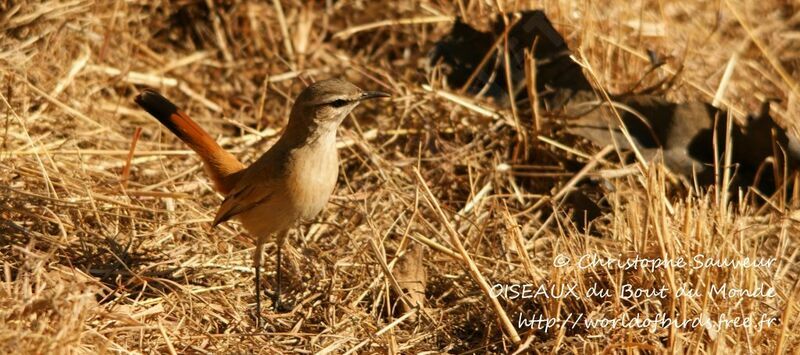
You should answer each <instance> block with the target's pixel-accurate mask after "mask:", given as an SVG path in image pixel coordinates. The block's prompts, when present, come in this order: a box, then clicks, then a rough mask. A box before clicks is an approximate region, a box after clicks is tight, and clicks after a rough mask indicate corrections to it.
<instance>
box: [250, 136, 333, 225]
mask: <svg viewBox="0 0 800 355" xmlns="http://www.w3.org/2000/svg"><path fill="white" fill-rule="evenodd" d="M328 153H329V154H324V156H323V154H305V159H296V160H294V161H293V162H292V163H293V166H292V168H291V169H287V170H288V171H289V173H288V174H287V175H285V178H284V179H283V184H281V185H282V186H281V187H280V188H279V189H276V191H275V193H274V195H273V196H272V197H270V198H269V199H268V200H266V201H264V202H263V203H261V204H259V205H258V206H256V207H254V208H253V209H251V210H249V211H247V212H244V213H242V214H241V215H240V216H239V220H240V221H241V222H242V224H243V225H244V227H245V228H246V229H247V230H248V231H249V232H250V233H251V234H252V235H253V236H254V237H255V238H266V237H268V236H269V235H271V234H273V233H277V232H280V231H283V230H286V229H289V228H292V227H293V226H294V225H295V224H296V223H297V222H299V221H301V220H311V219H313V218H314V217H316V216H317V215H318V214H319V213H320V211H322V209H323V208H325V206H326V205H327V204H328V200H329V199H330V196H331V194H332V193H333V190H334V188H335V187H336V180H337V178H338V175H339V162H338V156H337V154H336V150H335V149H334V150H332V151H331V150H328Z"/></svg>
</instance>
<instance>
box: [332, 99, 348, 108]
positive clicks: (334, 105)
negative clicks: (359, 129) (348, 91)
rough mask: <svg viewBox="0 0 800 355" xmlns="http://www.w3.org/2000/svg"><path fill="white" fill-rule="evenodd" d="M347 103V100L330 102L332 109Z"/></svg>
mask: <svg viewBox="0 0 800 355" xmlns="http://www.w3.org/2000/svg"><path fill="white" fill-rule="evenodd" d="M348 103H350V102H349V101H347V100H343V99H338V100H334V101H332V102H331V106H333V107H342V106H345V105H347V104H348Z"/></svg>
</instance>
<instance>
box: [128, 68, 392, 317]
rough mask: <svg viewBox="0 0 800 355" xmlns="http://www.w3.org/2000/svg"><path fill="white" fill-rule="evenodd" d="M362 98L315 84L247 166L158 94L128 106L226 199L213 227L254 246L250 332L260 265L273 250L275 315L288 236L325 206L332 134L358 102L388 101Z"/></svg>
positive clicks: (332, 167)
mask: <svg viewBox="0 0 800 355" xmlns="http://www.w3.org/2000/svg"><path fill="white" fill-rule="evenodd" d="M390 96H391V95H389V94H388V93H385V92H382V91H364V90H361V89H360V88H358V87H357V86H356V85H354V84H352V83H350V82H348V81H347V80H344V79H338V78H334V79H327V80H321V81H317V82H315V83H313V84H311V85H309V86H308V87H306V88H305V89H304V90H303V91H302V92H300V94H299V95H298V96H297V98H296V100H295V102H294V104H293V106H292V110H291V112H290V115H289V121H288V123H287V125H286V127H285V129H284V131H283V133H282V134H281V136H280V138H279V139H278V140H277V142H276V143H275V144H274V145H272V147H270V148H269V149H268V150H267V151H266V152H265V153H263V154H262V155H261V157H260V158H258V159H257V160H256V161H255V162H253V163H252V164H250V165H249V166H245V165H244V164H243V163H242V162H240V161H239V160H238V159H237V158H236V157H235V156H233V155H232V154H231V153H229V152H227V151H225V150H224V149H223V148H222V147H220V146H219V144H217V142H216V141H215V140H214V139H213V138H212V137H211V136H210V135H209V134H208V133H207V132H206V131H205V130H204V129H203V128H202V127H200V126H199V125H198V124H197V123H196V122H195V121H194V120H192V119H191V118H190V117H189V116H188V115H187V114H186V113H184V112H183V111H181V110H180V109H178V107H177V106H176V105H175V104H173V103H172V102H170V101H169V100H168V99H166V98H165V97H164V96H162V95H161V94H159V93H158V92H156V91H154V90H151V89H145V90H143V91H142V92H141V93H140V94H139V95H137V96H136V98H135V99H134V101H135V102H136V104H138V105H139V106H140V107H142V108H143V109H144V110H145V111H147V112H148V113H149V114H150V115H152V116H153V117H154V118H155V119H157V120H158V121H159V122H160V123H161V124H162V125H164V126H165V127H166V128H167V129H169V130H170V131H171V132H172V133H173V134H175V136H177V137H178V138H179V139H180V140H182V141H183V142H184V143H185V144H186V145H188V146H189V148H191V149H192V150H193V151H194V152H195V153H197V154H198V155H199V156H200V159H201V160H202V162H203V166H204V170H205V172H206V174H207V175H208V177H209V178H210V180H211V182H212V183H213V187H214V189H215V190H216V191H218V192H219V193H220V194H222V195H224V196H225V198H224V200H223V201H222V204H221V206H220V207H219V209H218V210H217V213H216V216H215V217H214V221H213V222H212V227H216V226H217V225H219V224H220V223H223V222H225V221H228V220H231V219H237V220H239V221H240V222H241V224H242V226H243V227H244V228H245V229H246V230H247V232H248V233H249V235H250V237H251V238H252V239H253V240H254V242H255V251H254V253H253V266H254V268H255V293H256V305H255V308H256V309H255V314H256V326H257V327H259V323H260V317H261V283H260V277H261V257H262V253H263V248H264V244H265V243H266V242H267V241H268V240H269V238H271V237H274V238H275V242H276V244H277V255H276V264H277V267H276V268H277V270H276V274H275V275H276V276H275V290H274V291H273V292H272V300H273V308H274V309H275V310H276V311H279V310H281V274H282V271H281V251H282V249H283V244H284V242H285V241H286V237H287V234H288V233H289V231H290V230H291V229H292V228H293V227H294V226H295V225H296V224H297V223H298V222H299V221H303V220H311V219H313V218H314V217H315V216H316V215H317V214H319V213H320V212H321V211H322V209H323V208H324V207H325V206H326V204H327V202H328V199H329V198H330V196H331V194H332V193H333V190H334V188H335V186H336V181H337V179H338V175H339V157H338V153H337V149H336V131H337V128H338V127H339V125H340V124H341V123H342V121H343V120H344V119H345V118H346V117H347V116H348V115H349V114H350V112H351V111H353V109H354V108H356V106H358V105H359V104H360V103H361V102H363V101H365V100H370V99H376V98H383V97H390Z"/></svg>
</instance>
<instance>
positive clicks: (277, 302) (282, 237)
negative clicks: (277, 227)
mask: <svg viewBox="0 0 800 355" xmlns="http://www.w3.org/2000/svg"><path fill="white" fill-rule="evenodd" d="M286 234H287V231H283V232H281V233H280V234H278V239H277V240H276V243H277V246H278V255H276V258H275V259H276V260H275V262H276V264H277V266H276V267H277V270H276V271H275V293H274V294H273V298H272V305H273V308H274V309H275V311H276V312H280V310H281V275H282V274H283V271H282V269H283V268H282V267H281V255H282V254H283V253H282V251H283V243H284V242H285V241H286Z"/></svg>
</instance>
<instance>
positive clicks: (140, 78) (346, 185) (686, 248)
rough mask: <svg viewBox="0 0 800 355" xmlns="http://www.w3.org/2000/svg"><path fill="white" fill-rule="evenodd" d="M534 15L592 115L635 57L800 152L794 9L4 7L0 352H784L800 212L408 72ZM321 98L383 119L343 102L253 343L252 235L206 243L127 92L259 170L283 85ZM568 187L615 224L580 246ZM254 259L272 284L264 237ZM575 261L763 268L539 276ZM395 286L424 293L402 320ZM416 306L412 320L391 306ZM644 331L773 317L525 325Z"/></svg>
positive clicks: (174, 169)
mask: <svg viewBox="0 0 800 355" xmlns="http://www.w3.org/2000/svg"><path fill="white" fill-rule="evenodd" d="M536 8H539V9H543V10H544V11H545V13H546V14H547V16H548V17H549V18H550V20H551V21H552V22H553V24H554V26H555V27H556V29H557V30H558V31H559V32H560V33H561V35H562V36H563V37H564V38H565V39H566V41H567V42H568V44H569V46H570V48H571V49H572V52H573V56H574V58H576V60H579V61H580V62H581V63H582V64H583V65H584V71H585V72H587V73H591V74H592V76H593V77H595V78H596V84H598V85H600V86H601V87H602V89H603V90H606V91H607V92H608V93H612V94H613V93H620V92H625V91H626V90H628V89H630V88H631V87H632V86H633V85H636V84H637V83H638V82H639V81H640V79H641V78H642V74H643V73H644V72H646V71H647V69H648V67H649V62H648V59H647V55H646V53H647V50H652V51H654V52H657V53H659V54H660V55H661V56H662V57H663V58H665V60H666V61H667V64H666V65H664V66H662V67H660V68H658V69H657V70H656V71H654V72H653V73H652V74H650V75H649V76H648V77H647V78H645V82H646V83H654V82H658V81H659V80H662V79H664V78H668V77H670V76H673V75H676V73H677V75H678V77H677V79H676V81H675V85H674V86H672V87H671V88H670V89H669V90H667V91H666V92H665V94H664V95H666V97H668V98H669V99H671V100H674V101H678V102H680V101H687V100H699V101H707V102H711V101H712V100H713V98H714V96H715V95H719V94H724V96H722V100H721V104H722V105H723V106H725V107H727V108H728V109H729V110H730V111H732V112H733V113H734V116H735V117H736V118H737V119H742V117H744V115H745V114H746V113H748V112H753V111H756V110H757V109H758V107H759V105H760V103H761V101H763V100H764V99H767V98H773V97H774V98H779V99H780V100H781V101H779V102H777V103H775V104H773V111H772V114H773V116H774V117H775V118H776V119H777V120H778V121H779V122H780V123H781V124H782V125H783V126H784V127H786V128H787V129H789V131H790V132H792V133H793V134H796V127H795V125H796V124H797V123H798V121H797V119H798V117H800V85H798V83H799V82H800V5H798V3H796V2H794V3H793V2H792V1H780V0H761V1H741V0H720V1H706V0H680V1H652V0H643V1H634V2H628V1H602V2H593V1H565V0H553V1H547V0H546V1H532V2H517V1H472V0H458V1H455V2H453V3H449V2H445V1H429V0H423V1H419V2H411V1H385V2H378V1H349V0H342V1H317V2H301V1H280V0H275V1H271V2H270V1H262V2H258V1H246V0H218V1H215V0H207V1H172V2H170V1H143V0H128V1H121V0H113V1H112V0H109V1H90V0H69V1H47V0H45V1H22V2H18V1H0V267H1V268H2V270H1V272H0V353H267V354H271V353H279V352H285V353H323V354H324V353H335V354H338V353H402V354H411V353H423V352H427V353H440V352H443V353H455V354H461V353H485V352H489V353H512V352H515V351H517V352H520V353H565V354H566V353H574V354H591V353H625V354H655V353H674V354H683V353H691V354H720V353H725V354H785V353H797V352H798V351H800V350H798V349H800V335H798V334H800V325H798V324H799V322H798V314H800V309H798V308H799V307H800V305H798V302H797V301H798V297H800V286H799V284H798V280H800V279H799V278H798V272H800V267H798V264H797V262H798V260H800V248H799V247H800V240H798V237H799V236H800V193H799V192H798V191H800V190H797V189H796V188H795V189H791V188H787V189H778V192H777V193H775V195H773V196H767V197H765V198H766V201H765V198H760V199H759V198H747V199H741V200H740V199H734V198H730V197H729V196H727V195H726V194H725V193H724V191H725V190H724V188H723V187H724V186H727V185H726V184H725V183H723V185H722V186H721V187H720V188H717V187H715V186H711V187H708V188H703V189H700V190H697V189H694V188H686V187H685V186H683V185H681V184H680V183H679V182H678V179H677V178H676V177H675V175H674V174H672V173H670V172H669V171H667V170H666V169H664V167H663V166H662V165H660V164H657V163H633V164H629V165H627V166H623V165H622V164H621V163H619V162H618V161H619V160H618V159H616V158H615V157H616V153H615V152H614V151H613V150H606V151H605V152H604V153H609V154H606V155H604V156H605V158H602V157H600V158H598V157H599V155H596V154H597V152H598V151H600V149H601V148H602V147H594V146H592V145H591V144H588V143H587V142H585V141H582V140H580V139H577V138H575V137H571V136H569V135H567V134H565V133H564V132H563V130H561V129H559V127H560V126H559V125H560V122H562V121H561V120H559V118H558V117H551V116H546V115H545V116H542V117H539V119H542V120H543V121H544V122H545V123H546V125H545V126H546V127H547V128H546V129H542V130H540V131H533V128H532V127H533V122H534V119H535V118H533V117H530V116H524V117H522V116H519V115H518V113H516V112H512V111H511V110H504V109H498V108H495V107H494V106H493V103H492V102H491V101H490V100H484V99H481V98H471V97H467V96H465V95H460V93H459V91H458V88H448V87H445V86H443V85H442V82H441V79H440V76H439V75H437V72H436V70H433V71H428V70H426V69H425V67H426V65H425V63H426V61H427V59H426V58H427V57H426V55H427V53H428V52H429V51H430V49H431V48H432V47H433V45H434V43H435V42H436V41H437V40H438V39H439V38H441V37H442V36H444V35H445V34H447V33H448V31H449V30H450V27H451V26H452V22H453V21H454V19H455V18H456V17H457V16H461V17H462V18H463V19H464V21H465V22H467V23H469V24H471V25H473V26H476V27H478V28H488V26H489V23H490V21H491V20H492V19H493V18H494V17H495V16H496V15H497V14H500V13H505V12H514V11H519V10H525V9H536ZM476 55H477V56H482V55H483V53H476ZM733 57H735V60H734V62H733V64H732V65H734V67H733V69H734V70H733V71H732V75H731V76H730V77H729V78H726V79H724V80H723V77H724V76H725V75H724V73H725V71H726V68H727V67H728V66H729V63H731V58H733ZM679 68H682V69H681V70H679ZM329 77H345V78H347V79H349V80H351V81H353V82H354V83H356V84H357V85H359V86H360V87H361V88H364V89H370V90H382V91H387V92H390V93H392V95H393V97H392V99H391V100H384V101H375V102H369V103H366V104H364V105H362V106H361V107H359V108H357V109H356V110H355V112H354V114H353V115H352V116H351V117H350V118H348V119H346V120H345V122H344V124H343V126H342V127H341V128H340V129H339V138H340V141H341V142H340V149H339V154H340V160H341V167H340V169H341V171H340V174H339V183H338V187H337V190H336V191H335V192H334V197H333V198H332V199H331V201H330V203H329V205H328V207H327V208H326V209H325V211H323V213H322V214H320V216H319V217H318V221H315V222H314V223H306V224H303V225H302V226H301V227H300V228H299V229H298V231H297V232H296V233H293V234H292V235H291V237H290V239H289V243H288V245H290V247H288V248H287V249H285V250H284V258H285V259H284V262H285V263H284V268H285V270H286V273H285V276H284V277H285V278H286V279H288V280H286V283H285V285H284V290H285V291H284V292H286V293H287V294H286V296H287V297H288V298H289V299H291V300H292V301H293V303H294V308H293V310H292V311H290V312H287V313H275V312H273V311H272V310H271V309H270V308H269V306H267V307H266V309H265V310H264V312H263V314H264V317H265V318H266V324H267V325H266V327H265V328H264V329H256V328H255V326H254V321H253V318H252V317H251V311H250V309H251V307H252V304H253V303H254V293H253V292H254V291H253V277H254V274H253V270H252V263H251V254H252V251H253V247H254V246H253V243H252V241H251V240H250V238H249V237H248V236H247V235H246V232H245V231H244V230H243V229H242V228H241V226H240V225H239V224H238V223H236V222H230V223H226V224H223V225H221V226H219V227H217V228H214V229H212V228H211V227H210V222H211V221H212V219H213V216H214V213H215V212H216V208H217V207H218V205H219V203H220V201H221V199H222V197H221V196H220V195H218V194H217V193H215V192H214V191H213V189H212V187H211V186H210V183H209V181H208V179H207V178H206V176H205V175H204V174H203V169H202V167H201V165H200V161H199V160H198V158H197V157H196V156H195V155H194V153H193V152H191V151H189V150H187V148H186V147H185V146H184V145H183V144H182V143H181V142H180V141H179V140H177V139H175V137H173V136H172V135H171V134H170V133H169V131H167V130H166V129H163V128H162V127H161V126H160V125H159V124H158V122H157V121H155V120H153V119H152V118H151V117H150V116H149V115H147V114H146V113H145V112H144V111H142V110H141V109H139V108H138V107H136V105H135V104H134V102H133V98H134V97H135V95H136V94H137V93H138V92H139V91H140V90H141V89H143V88H145V87H151V88H155V89H157V90H159V91H160V92H161V93H162V94H164V95H165V96H167V97H169V98H170V99H172V100H173V101H174V102H176V103H177V104H178V105H180V106H182V108H183V109H184V110H185V111H186V112H187V113H189V114H190V115H191V116H192V117H193V118H194V119H195V120H197V121H198V123H199V124H200V125H201V126H203V127H205V128H206V129H207V130H208V131H209V132H210V133H211V134H212V135H213V136H214V137H216V138H217V139H218V141H219V142H220V144H221V145H222V146H223V147H225V148H226V149H229V150H230V151H231V152H233V153H234V154H235V155H236V156H238V157H239V158H240V159H241V160H242V161H245V162H251V161H253V160H254V159H255V158H257V157H258V156H259V155H260V154H261V153H262V152H263V151H265V150H266V149H267V148H268V147H269V146H270V145H271V143H272V142H273V141H274V139H275V138H276V137H277V135H278V134H279V133H280V131H281V128H282V127H283V125H284V124H285V122H286V119H287V117H288V113H289V109H290V108H291V104H292V99H293V98H294V97H295V96H296V95H297V94H298V93H299V91H300V90H302V88H304V87H305V86H306V85H307V84H308V83H310V82H313V81H314V80H318V79H323V78H329ZM721 83H723V84H724V85H721ZM465 103H466V105H465ZM476 105H477V106H476ZM487 112H489V113H491V114H488V115H487ZM515 115H516V116H515ZM138 129H141V132H140V133H141V134H140V137H139V138H138V140H137V141H136V145H135V149H133V150H131V146H132V142H133V141H134V136H135V135H136V134H137V130H138ZM521 136H525V137H527V138H528V144H525V145H523V144H522V143H521V139H520V137H521ZM539 137H543V138H544V139H538V138H539ZM131 151H132V152H133V153H132V154H131V153H130V152H131ZM585 166H588V168H586V169H583V170H581V169H582V168H583V167H585ZM715 168H716V169H718V170H719V171H720V173H721V174H722V173H724V171H726V170H729V169H727V168H726V167H725V166H717V167H715ZM417 171H418V172H419V173H417ZM575 177H577V178H580V179H581V180H580V181H588V180H589V179H593V180H592V181H600V180H602V182H601V183H597V184H595V187H594V189H595V191H594V192H597V193H600V194H602V195H603V196H604V203H605V204H606V206H607V208H606V209H605V210H604V212H603V214H602V215H601V216H600V217H599V218H597V219H595V220H593V221H591V228H585V229H584V228H579V226H577V225H576V224H575V223H574V219H572V218H570V217H569V213H570V210H569V209H567V208H566V207H564V206H563V205H562V204H560V203H556V202H558V201H559V199H558V198H551V197H553V196H558V197H560V196H563V194H564V193H566V192H569V191H571V188H572V187H574V186H576V185H574V184H572V183H571V179H573V178H575ZM573 181H577V180H573ZM742 193H743V194H744V193H746V191H743V192H742ZM559 194H562V195H559ZM734 194H738V192H734ZM734 200H736V201H742V202H741V203H734V202H731V201H734ZM539 201H542V202H541V203H538V204H537V202H539ZM455 239H457V240H459V241H461V243H462V244H463V246H464V252H465V253H466V254H467V255H468V256H469V257H468V258H465V257H464V255H463V254H462V253H461V252H460V248H458V245H456V244H455V243H454V240H455ZM265 249H266V257H265V258H266V261H265V270H266V272H267V276H268V278H267V280H264V285H265V287H267V288H271V287H272V286H273V285H272V272H273V271H274V267H275V261H274V259H273V258H272V255H273V253H274V251H275V245H274V243H270V244H267V246H266V248H265ZM587 254H589V255H591V254H596V255H598V256H601V257H620V255H628V256H630V255H643V256H650V257H655V256H669V257H673V258H674V257H687V258H691V257H692V256H694V255H697V254H704V255H708V256H714V257H719V258H731V259H737V258H743V257H752V258H756V257H774V258H775V260H776V261H775V263H774V265H772V267H771V268H763V269H752V268H751V269H733V268H727V269H726V268H718V269H702V270H691V269H687V268H664V269H658V270H654V271H649V270H641V269H639V270H627V271H623V270H621V269H620V268H619V267H614V266H604V267H596V268H592V269H580V268H576V267H556V266H554V260H555V259H556V257H557V256H558V255H564V256H568V257H570V258H572V260H575V259H577V258H579V257H580V256H582V255H587ZM419 261H421V265H420V264H419ZM423 273H424V276H425V277H422V276H423V275H422V274H423ZM479 279H485V280H486V281H487V282H488V284H489V285H495V284H533V285H540V284H546V285H555V286H557V287H560V286H563V285H577V289H579V290H584V291H585V290H587V289H588V288H590V287H591V286H592V285H595V284H596V285H601V286H602V287H604V288H607V289H609V290H611V291H612V292H614V293H618V292H619V291H620V290H622V287H623V285H626V284H630V285H637V286H639V287H660V286H664V285H668V286H672V288H673V290H674V287H677V286H679V285H690V286H694V287H696V288H698V289H700V290H702V291H705V290H707V289H708V288H709V287H711V285H721V284H727V285H728V286H729V287H740V288H753V287H757V286H758V285H762V284H768V285H770V286H772V287H774V290H775V295H773V296H770V297H730V298H726V297H710V296H700V297H696V298H689V297H676V295H675V293H674V292H669V293H668V294H667V296H666V297H663V298H654V297H638V298H633V299H623V298H621V297H617V296H612V297H607V298H600V297H577V298H566V299H553V298H551V299H546V298H530V299H524V300H523V299H507V298H503V297H500V298H496V299H495V298H492V297H487V295H486V293H485V290H483V289H482V288H481V287H480V283H479V282H478V280H479ZM399 282H403V283H404V285H411V286H408V288H411V289H415V288H416V289H419V287H420V286H421V287H422V289H424V296H422V294H416V295H409V296H408V298H403V299H401V300H402V301H398V298H397V297H396V295H395V290H396V289H397V288H398V285H399ZM409 282H410V284H409ZM414 285H416V286H414ZM409 299H414V300H419V299H421V300H422V305H423V306H422V307H413V305H412V306H408V305H403V304H400V303H402V302H407V301H408V300H409ZM267 304H268V302H267ZM659 313H662V314H666V315H669V316H672V317H675V318H679V319H683V318H690V317H700V316H705V317H711V318H713V319H717V318H718V317H719V316H720V315H723V314H724V315H728V316H731V317H734V316H744V315H755V316H757V317H759V318H760V317H761V316H762V315H763V316H765V317H770V318H773V319H775V320H776V323H774V324H772V325H771V326H769V327H764V328H763V329H757V328H755V327H749V328H748V327H732V328H725V329H719V330H715V329H711V328H709V327H706V326H698V327H687V328H680V327H665V328H659V327H653V328H646V329H637V328H624V327H616V328H615V327H595V328H592V327H587V326H577V327H573V326H571V325H572V324H570V326H569V327H560V328H553V329H549V330H547V331H544V330H543V329H535V328H534V329H532V328H530V327H519V326H518V320H519V318H520V317H522V318H526V319H530V318H531V317H533V316H535V315H545V316H547V317H556V316H559V317H562V318H565V317H567V316H568V315H569V314H573V315H577V314H584V315H586V316H593V317H609V318H613V317H620V316H627V317H634V316H635V315H637V314H638V315H641V316H642V317H650V318H652V317H655V316H656V315H657V314H659ZM504 318H505V319H508V320H509V322H510V324H513V325H514V326H515V327H514V328H515V329H514V330H513V331H512V330H509V329H508V328H507V327H504V321H503V319H504Z"/></svg>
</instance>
